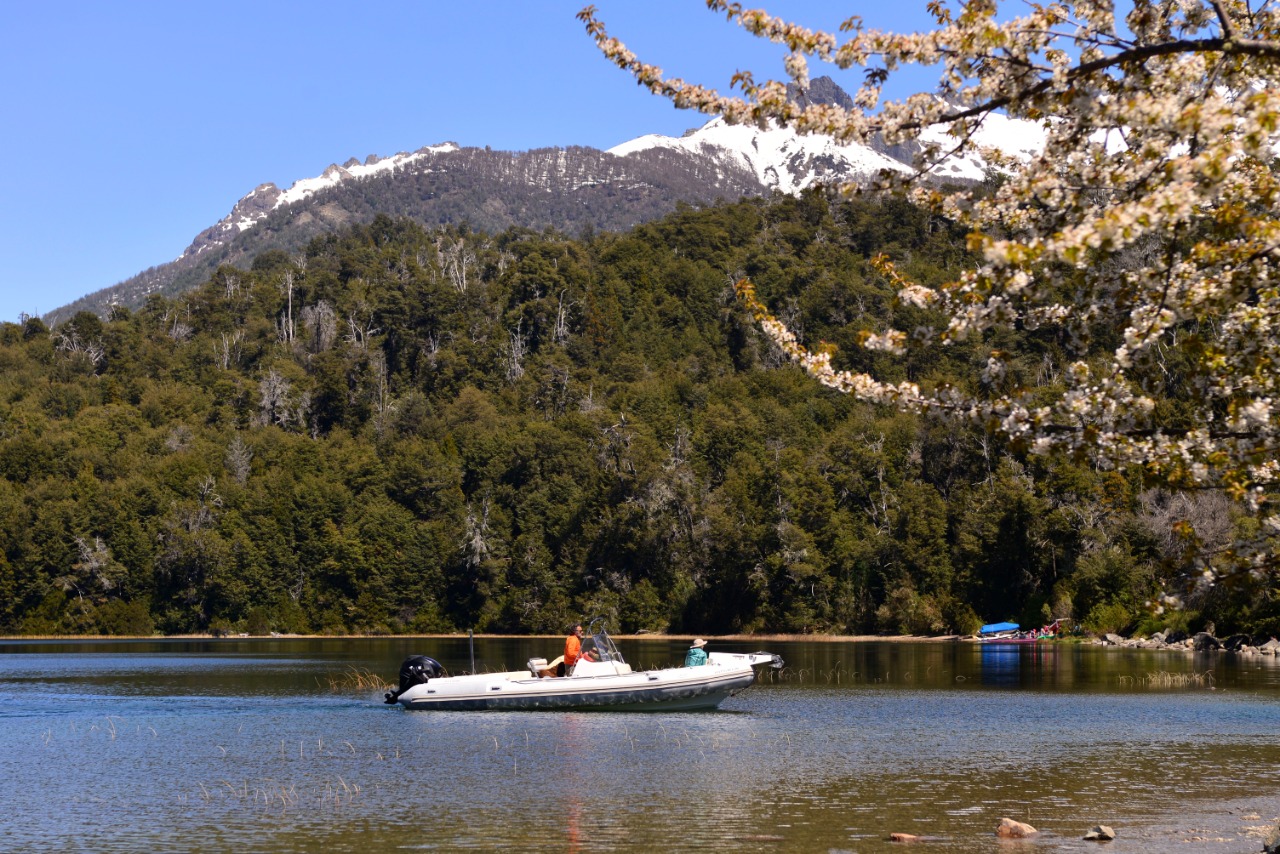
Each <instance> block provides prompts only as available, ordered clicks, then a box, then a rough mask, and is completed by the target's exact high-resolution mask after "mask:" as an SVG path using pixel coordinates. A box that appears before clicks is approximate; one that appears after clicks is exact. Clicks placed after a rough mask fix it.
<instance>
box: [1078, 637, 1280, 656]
mask: <svg viewBox="0 0 1280 854" xmlns="http://www.w3.org/2000/svg"><path fill="white" fill-rule="evenodd" d="M1095 643H1097V644H1100V645H1102V646H1123V647H1132V648H1136V649H1172V650H1185V651H1187V652H1218V651H1222V652H1234V653H1236V654H1238V655H1280V640H1276V639H1275V638H1267V639H1263V638H1252V637H1249V636H1248V635H1232V636H1231V637H1228V638H1216V637H1214V636H1213V635H1211V634H1210V633H1208V632H1197V633H1196V634H1194V635H1188V634H1187V633H1186V632H1168V633H1166V632H1156V633H1155V634H1153V635H1152V636H1151V637H1149V638H1143V637H1134V638H1126V637H1121V636H1120V635H1117V634H1107V635H1104V636H1103V637H1101V638H1098V639H1097V640H1096V641H1095Z"/></svg>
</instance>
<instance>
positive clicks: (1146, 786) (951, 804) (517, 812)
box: [0, 637, 1280, 854]
mask: <svg viewBox="0 0 1280 854" xmlns="http://www.w3.org/2000/svg"><path fill="white" fill-rule="evenodd" d="M560 642H561V641H560V639H559V638H532V639H530V638H500V639H489V638H484V639H477V641H476V659H477V660H476V666H477V668H478V669H481V670H505V669H509V668H511V667H515V666H519V664H520V663H521V662H523V661H524V660H527V659H528V658H530V657H533V656H535V655H545V653H546V651H547V650H548V649H554V648H555V647H556V646H557V645H558V644H559V643H560ZM620 646H621V648H622V650H623V653H624V654H625V655H626V656H627V658H628V660H629V661H631V662H632V663H633V664H635V665H637V666H643V667H652V666H660V665H662V664H666V663H676V662H678V661H680V660H681V659H682V658H683V653H684V649H685V646H686V644H685V643H683V642H681V641H676V640H669V639H663V638H644V639H623V640H622V641H621V642H620ZM713 646H714V648H717V649H722V650H725V651H739V652H750V651H754V650H757V649H760V648H762V647H763V648H768V649H770V650H771V651H774V652H778V653H779V654H781V655H782V656H783V657H784V658H786V659H787V661H788V667H787V668H786V669H785V670H783V671H781V672H780V673H772V672H771V673H769V674H767V678H768V679H769V680H770V681H767V682H765V683H763V684H761V685H758V686H756V687H754V688H752V689H751V690H749V691H747V692H745V693H744V694H742V695H740V696H738V697H735V698H733V699H732V700H730V701H728V702H726V703H725V706H724V710H723V711H721V712H718V713H701V714H699V713H692V714H691V713H684V714H648V715H646V714H629V713H612V714H590V713H480V714H476V713H448V712H422V713H412V712H405V711H403V710H401V709H399V708H392V707H387V706H384V705H382V703H381V695H380V692H379V690H378V689H377V688H376V687H371V688H369V689H368V690H359V689H353V688H349V687H348V688H342V687H341V685H342V684H343V683H342V681H341V679H338V678H337V677H341V676H342V675H343V674H346V673H349V672H350V671H352V670H353V669H359V670H367V671H371V672H374V673H378V674H382V675H383V677H384V678H385V679H387V680H388V681H390V680H392V679H394V677H395V674H396V672H397V670H398V666H399V662H400V660H401V659H402V658H403V657H404V656H406V655H409V654H412V653H425V654H429V655H432V656H433V657H435V658H437V659H438V660H440V661H441V662H442V663H443V664H444V665H445V666H446V667H447V668H449V670H450V671H451V672H458V671H462V670H467V669H469V668H470V653H469V650H468V644H467V639H466V638H465V637H464V638H447V639H403V638H395V639H386V638H384V639H361V640H297V639H277V640H271V641H266V642H258V641H244V640H238V639H228V640H220V641H178V642H128V643H79V642H77V643H72V644H51V643H44V642H42V643H33V644H23V643H7V644H3V645H0V718H2V719H3V723H2V724H0V787H3V790H4V791H5V792H6V793H7V794H6V809H7V811H8V812H9V814H11V815H21V816H22V817H23V819H22V821H21V822H11V823H9V824H8V825H6V829H5V846H6V847H7V848H9V849H12V850H35V849H50V850H66V849H74V848H77V847H84V842H83V840H86V839H92V840H94V843H93V845H91V846H89V847H90V848H91V849H92V850H95V851H137V850H143V849H148V850H156V851H185V850H189V849H190V847H191V844H192V843H191V840H200V847H201V848H207V849H211V850H227V851H230V850H254V851H313V850H321V849H323V850H326V851H328V852H342V851H353V852H354V851H359V852H361V854H368V852H369V851H371V850H373V849H377V848H383V847H387V848H397V849H399V848H406V847H407V848H417V847H429V848H437V849H444V850H465V849H481V850H486V849H493V848H499V847H511V848H519V849H522V850H550V851H564V850H566V849H567V850H570V851H579V850H580V851H600V850H613V851H648V850H655V849H660V850H675V851H679V850H744V849H745V850H763V851H772V850H858V851H877V850H884V851H894V850H898V847H897V846H893V845H891V844H890V843H888V842H886V841H885V838H886V837H887V835H888V834H889V833H890V832H895V831H901V832H911V833H916V834H919V835H925V836H930V837H935V838H936V839H937V840H938V841H936V842H933V843H930V845H929V846H928V848H929V850H930V851H935V852H952V851H954V852H971V851H984V850H999V851H1005V850H1007V849H1006V848H1004V847H1001V846H997V845H996V843H995V840H994V838H993V837H992V835H991V834H992V830H993V828H994V826H995V824H996V822H997V821H998V820H999V818H1001V817H1002V816H1006V815H1007V816H1009V817H1012V818H1016V819H1019V820H1029V821H1030V822H1031V823H1032V824H1035V825H1036V826H1037V827H1040V828H1041V829H1042V830H1043V831H1044V832H1045V836H1044V837H1042V838H1041V839H1040V840H1039V841H1037V842H1036V843H1035V846H1034V848H1035V850H1036V851H1037V852H1041V851H1059V850H1061V851H1071V850H1079V851H1086V850H1087V851H1094V850H1096V849H1092V848H1088V847H1086V846H1087V843H1083V842H1081V841H1080V840H1079V837H1080V836H1081V835H1083V832H1084V831H1085V830H1087V829H1088V827H1090V826H1091V825H1092V824H1094V823H1096V822H1098V821H1104V822H1105V823H1107V824H1111V825H1112V826H1115V827H1117V829H1118V830H1120V831H1121V837H1120V839H1118V840H1117V841H1116V842H1114V843H1112V844H1111V845H1110V846H1108V851H1110V852H1121V851H1150V850H1164V849H1167V848H1169V847H1177V848H1182V849H1183V850H1196V851H1205V850H1208V851H1254V850H1257V848H1259V847H1260V846H1259V845H1256V844H1254V842H1253V841H1251V840H1248V839H1245V838H1244V837H1243V836H1242V834H1243V832H1244V831H1243V830H1242V828H1243V826H1244V825H1245V824H1246V822H1245V820H1244V819H1243V818H1242V817H1243V816H1245V815H1257V816H1259V818H1257V819H1256V820H1255V819H1250V820H1249V821H1248V822H1247V823H1249V824H1253V825H1260V824H1264V823H1265V822H1266V820H1268V819H1270V818H1271V817H1272V816H1273V815H1275V814H1277V813H1280V804H1272V802H1271V801H1268V800H1266V799H1265V798H1263V799H1261V800H1258V799H1257V796H1259V795H1260V794H1266V793H1269V792H1276V791H1280V735H1278V733H1280V727H1278V726H1277V724H1280V713H1278V709H1280V706H1277V702H1276V701H1277V700H1278V699H1280V678H1278V673H1280V668H1278V667H1277V666H1276V661H1275V660H1274V659H1242V658H1239V657H1237V656H1228V655H1218V656H1209V657H1204V656H1191V655H1185V654H1181V653H1169V652H1159V651H1145V650H1102V649H1097V648H1092V647H1086V646H1080V645H1067V644H1047V645H1046V644H1037V645H1026V646H1025V647H1013V648H1004V649H1002V648H1000V647H998V646H978V645H972V644H962V643H926V644H884V643H800V642H787V643H760V642H751V643H742V642H728V641H718V642H713ZM551 657H554V656H551ZM1207 669H1211V670H1212V671H1213V673H1214V681H1213V689H1212V690H1209V689H1208V688H1207V687H1203V686H1201V685H1196V684H1194V683H1189V684H1188V686H1187V687H1185V688H1182V689H1169V688H1166V687H1161V685H1163V684H1177V683H1169V682H1165V683H1157V682H1154V681H1152V680H1150V679H1148V678H1147V677H1148V675H1149V674H1160V673H1164V674H1173V673H1182V674H1195V673H1203V672H1205V671H1206V670H1207ZM335 684H336V685H338V686H339V687H338V690H334V687H333V686H334V685H335ZM1237 798H1238V799H1245V800H1244V801H1241V802H1239V803H1236V804H1235V805H1234V806H1233V807H1232V808H1233V809H1235V810H1236V812H1235V813H1232V814H1230V815H1228V814H1226V813H1225V812H1224V811H1223V804H1224V803H1225V802H1226V801H1228V800H1230V799H1237ZM1246 808H1248V809H1246ZM1268 809H1270V810H1272V812H1268V811H1267V810H1268ZM1215 811H1216V812H1215ZM427 815H429V816H430V821H424V816H427ZM1215 816H1216V817H1215ZM1214 822H1217V824H1214ZM1166 825H1168V826H1166ZM1191 828H1200V830H1201V831H1202V832H1199V833H1198V834H1193V833H1192V832H1191V830H1190V829H1191ZM1206 828H1212V829H1213V833H1207V832H1203V831H1204V830H1205V829H1206ZM1179 834H1181V835H1179ZM1193 835H1198V836H1199V837H1202V838H1201V839H1199V840H1196V841H1192V840H1191V839H1190V837H1191V836H1193ZM1210 838H1212V839H1222V840H1227V841H1223V842H1212V841H1205V840H1206V839H1210Z"/></svg>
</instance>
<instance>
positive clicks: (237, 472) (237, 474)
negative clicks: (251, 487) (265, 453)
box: [225, 436, 253, 486]
mask: <svg viewBox="0 0 1280 854" xmlns="http://www.w3.org/2000/svg"><path fill="white" fill-rule="evenodd" d="M252 462H253V448H250V447H249V446H248V445H247V444H245V441H244V440H243V439H241V438H240V437H239V436H236V437H235V438H234V439H232V440H231V444H230V445H228V446H227V455H226V459H225V463H226V466H227V471H228V472H230V473H231V477H232V478H234V479H235V482H236V483H238V484H240V485H241V486H244V485H245V484H246V483H248V481H249V469H250V464H251V463H252Z"/></svg>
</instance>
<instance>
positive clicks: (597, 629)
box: [582, 617, 626, 664]
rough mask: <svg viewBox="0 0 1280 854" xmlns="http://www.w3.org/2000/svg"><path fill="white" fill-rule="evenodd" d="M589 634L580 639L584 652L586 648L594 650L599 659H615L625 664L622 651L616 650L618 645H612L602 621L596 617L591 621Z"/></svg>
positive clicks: (611, 639)
mask: <svg viewBox="0 0 1280 854" xmlns="http://www.w3.org/2000/svg"><path fill="white" fill-rule="evenodd" d="M589 631H590V633H591V636H590V637H589V638H586V639H584V640H583V641H582V651H583V653H586V652H587V651H588V650H594V651H595V653H596V655H597V656H599V658H598V659H597V660H599V661H616V662H618V663H620V664H626V660H625V659H624V658H623V657H622V653H620V652H618V647H617V646H615V645H614V643H613V638H611V637H609V633H608V632H607V631H605V628H604V621H603V620H601V619H600V618H598V617H597V618H596V619H594V620H592V621H591V626H590V628H589Z"/></svg>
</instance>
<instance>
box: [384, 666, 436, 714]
mask: <svg viewBox="0 0 1280 854" xmlns="http://www.w3.org/2000/svg"><path fill="white" fill-rule="evenodd" d="M444 675H445V672H444V668H443V667H441V666H440V662H438V661H436V660H435V659H434V658H430V657H428V656H425V655H411V656H409V657H408V658H406V659H405V660H404V663H403V664H401V665H400V690H399V691H388V692H387V693H386V694H385V697H386V699H385V700H384V701H383V702H385V703H387V705H392V704H394V703H395V702H396V700H398V699H399V698H400V695H401V694H403V693H404V692H405V691H408V690H409V689H410V688H412V687H413V686H414V685H425V684H427V682H429V681H430V680H432V679H439V678H440V677H442V676H444Z"/></svg>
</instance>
